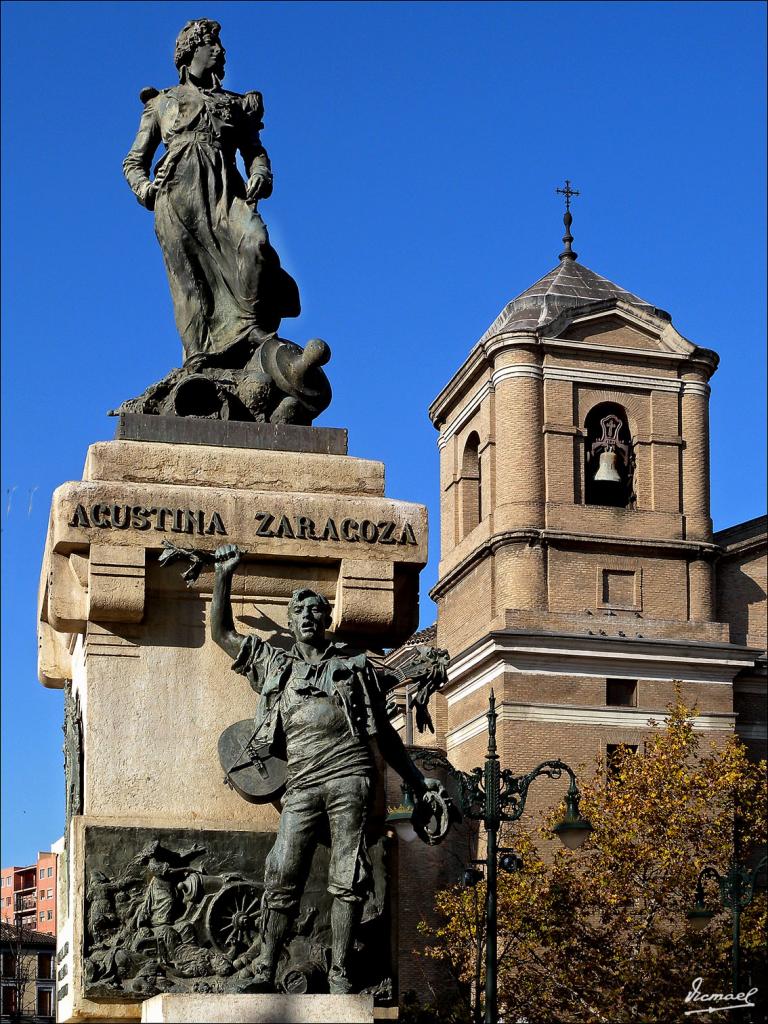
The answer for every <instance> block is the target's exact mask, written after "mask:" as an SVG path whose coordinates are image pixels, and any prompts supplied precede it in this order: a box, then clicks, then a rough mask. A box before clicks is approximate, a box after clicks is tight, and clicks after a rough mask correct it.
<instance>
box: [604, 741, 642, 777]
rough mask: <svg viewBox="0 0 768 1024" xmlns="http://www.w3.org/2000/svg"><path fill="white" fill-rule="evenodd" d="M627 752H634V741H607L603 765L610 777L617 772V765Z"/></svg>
mask: <svg viewBox="0 0 768 1024" xmlns="http://www.w3.org/2000/svg"><path fill="white" fill-rule="evenodd" d="M627 753H630V754H636V753H637V744H636V743H608V744H607V745H606V748H605V767H606V771H607V772H608V775H609V776H610V777H612V778H613V777H615V776H616V775H617V774H618V770H619V765H620V764H621V762H622V759H623V758H624V757H625V756H626V754H627Z"/></svg>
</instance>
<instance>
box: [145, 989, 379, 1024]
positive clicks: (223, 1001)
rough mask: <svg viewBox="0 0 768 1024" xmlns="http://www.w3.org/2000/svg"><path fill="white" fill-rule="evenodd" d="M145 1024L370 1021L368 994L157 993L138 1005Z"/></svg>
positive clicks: (353, 1023) (339, 1023)
mask: <svg viewBox="0 0 768 1024" xmlns="http://www.w3.org/2000/svg"><path fill="white" fill-rule="evenodd" d="M141 1019H142V1022H146V1024H195V1022H197V1021H212V1022H219V1021H220V1022H221V1024H323V1022H327V1021H334V1022H335V1024H373V1021H374V1020H375V1019H376V1017H375V1016H374V1009H373V999H372V998H371V996H323V995H316V996H287V995H285V996H283V995H245V996H218V998H216V999H214V1000H212V999H211V998H210V997H207V996H204V995H181V996H172V995H160V996H154V997H153V998H152V999H148V1000H147V1001H146V1002H145V1003H144V1004H143V1005H142V1008H141Z"/></svg>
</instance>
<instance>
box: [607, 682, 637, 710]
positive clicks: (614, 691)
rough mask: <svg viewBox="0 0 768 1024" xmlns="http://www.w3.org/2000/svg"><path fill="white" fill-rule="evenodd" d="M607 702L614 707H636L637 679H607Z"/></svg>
mask: <svg viewBox="0 0 768 1024" xmlns="http://www.w3.org/2000/svg"><path fill="white" fill-rule="evenodd" d="M605 703H606V704H607V705H608V706H609V707H614V708H636V707H637V680H636V679H606V681H605Z"/></svg>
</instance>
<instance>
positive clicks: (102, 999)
mask: <svg viewBox="0 0 768 1024" xmlns="http://www.w3.org/2000/svg"><path fill="white" fill-rule="evenodd" d="M296 429H298V428H294V431H295V430H296ZM305 429H306V430H308V431H311V428H305ZM339 433H342V432H339ZM227 443H231V441H230V442H227V441H224V444H227ZM324 444H325V448H326V451H325V452H306V451H305V452H297V451H285V450H284V451H279V450H259V449H246V448H237V447H214V446H211V445H202V444H189V443H164V442H155V441H135V440H117V441H113V442H105V443H99V444H94V445H92V446H91V448H90V449H89V451H88V457H87V460H86V465H85V471H84V473H83V479H82V480H80V481H76V482H70V483H66V484H63V485H62V486H61V487H59V488H58V489H57V491H56V492H55V493H54V496H53V502H52V509H51V518H50V525H49V531H48V538H47V543H46V549H45V556H44V562H43V571H42V575H41V583H40V598H39V615H38V620H39V673H40V680H41V682H42V683H43V685H45V686H50V687H66V689H67V724H66V754H67V770H68V807H67V837H66V839H67V865H66V868H67V870H63V871H61V872H60V877H61V878H62V886H61V893H60V906H59V921H60V922H61V932H60V936H59V951H60V952H59V1006H58V1019H59V1020H60V1021H69V1020H84V1019H92V1020H96V1019H98V1020H106V1019H113V1018H115V1019H129V1018H133V1019H138V1017H139V1015H140V1012H141V1010H140V1006H141V1002H142V1000H143V999H144V998H146V997H147V995H151V994H152V991H151V984H152V983H151V981H150V982H147V983H146V984H148V985H149V991H145V992H142V991H141V985H142V984H144V982H141V979H139V983H137V984H136V985H135V986H134V990H133V991H131V992H126V991H125V989H124V987H123V986H121V985H120V984H118V985H116V986H114V987H113V988H111V990H110V986H111V985H112V982H111V981H110V972H113V973H114V968H115V965H114V963H112V962H110V960H109V957H108V956H107V955H106V954H102V953H100V952H99V949H100V939H101V938H103V937H104V936H107V935H109V934H114V929H115V928H116V927H117V924H118V921H119V920H120V900H121V899H122V898H123V896H122V893H123V892H124V891H125V889H123V890H120V889H119V886H118V883H119V882H120V877H118V876H114V877H113V876H112V875H111V874H110V870H108V868H109V864H108V862H109V856H106V855H105V854H104V852H103V851H104V849H105V845H104V844H105V842H106V840H104V838H103V836H104V834H105V833H104V832H103V829H105V828H111V829H114V830H115V831H114V835H113V837H112V839H111V840H110V842H112V843H113V845H114V847H115V849H116V850H119V847H120V843H121V840H120V835H121V833H120V829H126V830H128V832H127V833H126V835H128V834H130V835H133V836H134V838H135V836H136V835H137V834H138V832H137V830H140V831H141V835H142V836H143V837H144V839H145V840H146V839H147V837H149V838H151V837H152V835H153V834H156V835H160V834H161V831H162V830H165V831H162V835H163V836H165V839H164V840H163V842H165V843H166V846H168V847H169V849H171V852H172V854H173V856H175V857H182V856H184V855H185V854H189V851H190V847H194V842H193V840H192V838H191V837H190V836H189V835H188V834H187V833H188V832H189V830H190V829H193V830H205V831H206V833H207V834H208V835H209V836H218V837H219V838H218V839H216V841H215V842H214V840H212V839H211V840H210V842H209V845H211V844H212V845H213V846H216V848H217V849H224V848H225V847H226V845H227V843H230V844H232V845H233V846H234V845H237V843H239V842H240V839H242V841H243V843H244V844H245V845H247V844H248V843H249V842H250V836H254V837H257V836H260V835H263V834H264V833H273V832H274V830H275V828H276V826H277V822H278V810H277V809H276V808H275V807H274V806H272V805H271V804H261V805H254V804H251V803H247V802H246V801H245V800H243V799H242V798H241V797H240V796H239V795H238V794H237V793H236V792H234V791H233V790H232V789H231V788H229V787H228V786H226V785H225V784H224V782H223V770H222V768H221V766H220V764H219V760H218V754H217V742H218V739H219V736H220V735H221V733H222V732H223V730H225V729H226V728H227V727H228V726H230V725H231V724H232V723H233V722H236V721H238V720H241V719H247V718H249V717H252V716H253V714H254V710H255V706H256V696H255V694H254V693H253V692H252V691H251V689H250V687H249V685H248V683H247V681H246V680H245V679H244V678H243V677H241V676H238V675H236V674H234V673H233V672H232V671H231V670H230V662H229V660H228V658H227V657H226V655H225V654H224V653H223V652H222V651H221V650H220V649H219V648H218V647H216V645H214V644H213V642H212V641H211V639H210V633H209V629H208V626H207V616H208V609H209V603H210V598H211V592H212V586H213V571H212V570H213V567H212V565H210V564H208V565H205V566H204V568H203V571H202V573H201V574H200V576H199V578H198V579H197V580H196V581H195V582H194V583H193V584H192V585H191V586H189V587H187V586H186V585H185V581H184V580H183V579H182V577H181V572H182V571H183V570H184V569H185V568H186V565H185V563H183V562H179V563H175V564H172V565H169V566H160V565H159V564H158V557H159V555H160V553H161V552H162V551H163V541H164V540H169V541H171V542H172V543H174V544H175V545H178V546H180V547H190V548H191V547H195V548H200V549H205V550H208V551H213V550H214V549H215V548H216V547H217V546H218V545H220V544H224V543H234V544H237V545H238V546H239V547H241V548H242V549H243V550H244V551H245V552H246V553H247V554H246V556H245V558H244V560H243V562H242V564H241V566H240V567H239V568H238V571H237V573H236V575H235V579H234V586H233V608H234V614H235V624H236V628H237V629H238V631H240V632H242V633H257V634H258V635H259V636H261V637H263V638H264V639H268V640H270V642H272V643H273V644H276V645H277V646H290V644H291V642H292V638H291V637H290V635H289V633H288V629H287V605H288V600H289V598H290V595H291V593H292V592H293V590H295V589H296V588H297V587H301V586H308V587H312V588H313V589H314V590H316V591H318V592H319V593H321V594H323V595H324V596H326V597H327V598H328V600H329V601H330V602H331V604H332V607H333V625H332V633H331V636H332V638H334V639H344V640H348V641H349V642H350V643H351V644H353V645H355V646H356V647H358V648H360V649H372V650H375V649H380V648H383V647H385V646H386V647H388V646H393V645H395V644H397V643H398V642H400V640H401V639H403V638H405V637H406V636H408V635H409V634H410V633H411V632H412V631H413V629H415V628H416V626H417V623H418V575H419V572H420V570H421V568H422V567H423V565H424V564H425V562H426V559H427V522H426V510H425V509H424V508H423V507H422V506H419V505H413V504H409V503H406V502H400V501H395V500H392V499H390V498H386V497H385V496H384V467H383V465H382V464H381V463H378V462H371V461H366V460H362V459H354V458H350V457H348V456H346V455H338V454H329V453H328V450H327V449H328V447H329V444H328V443H326V442H324ZM331 447H332V445H331ZM100 830H102V831H100ZM153 830H154V833H153ZM174 830H176V831H175V832H174ZM96 836H100V837H101V838H100V839H99V841H98V843H96V845H95V846H94V842H95V840H94V837H96ZM169 836H170V837H171V838H168V837H169ZM174 837H175V838H174ZM180 837H181V838H180ZM238 837H240V838H238ZM132 841H133V840H132ZM253 842H256V840H255V839H254V840H253ZM99 844H101V845H99ZM108 845H109V844H108V843H107V846H108ZM202 845H205V843H203V844H202ZM94 850H95V851H96V852H93V851H94ZM99 850H101V851H102V852H101V853H99V852H98V851H99ZM139 852H141V851H139ZM105 856H106V860H105V859H104V858H105ZM222 856H223V855H222ZM207 857H208V858H210V853H208V854H201V855H199V857H198V859H197V860H193V861H192V862H190V863H191V865H192V868H193V869H194V870H195V871H198V873H200V874H201V875H203V876H205V879H206V881H205V884H206V885H207V886H208V889H206V893H205V895H206V898H209V897H210V898H212V897H213V895H215V893H214V892H213V891H212V886H213V888H215V885H213V883H210V877H213V876H215V877H217V878H219V879H221V878H222V877H223V876H224V875H226V870H227V868H226V864H224V861H223V860H222V857H219V856H218V855H217V857H218V859H217V858H216V857H215V858H214V860H215V861H216V868H215V870H214V869H213V868H211V866H210V861H209V860H206V858H207ZM100 858H101V859H100ZM124 859H125V858H123V860H124ZM118 861H120V857H119V856H118V857H117V858H116V860H114V864H117V862H118ZM145 861H146V858H145ZM110 863H111V862H110ZM121 863H122V862H121ZM198 869H199V870H198ZM111 870H113V871H117V868H115V867H114V865H113V866H112V869H111ZM133 870H134V869H133V868H131V867H130V865H128V866H126V864H125V863H122V866H121V867H120V871H122V872H123V881H124V880H125V877H127V875H125V873H126V872H128V874H129V875H130V873H131V871H133ZM231 870H235V871H237V870H245V869H242V865H241V868H240V869H238V868H232V869H231ZM247 870H250V868H248V869H247ZM247 870H246V874H247ZM96 871H102V872H103V873H104V874H105V876H106V879H107V881H106V882H100V880H99V877H98V876H97V875H94V872H96ZM206 872H207V874H206ZM211 872H212V874H211ZM118 874H119V873H118ZM134 876H135V871H134ZM178 877H180V878H183V877H184V876H183V873H182V874H180V875H179V876H178ZM248 878H249V879H250V880H251V881H253V878H252V873H251V875H248ZM225 882H226V880H225ZM209 883H210V884H209ZM100 884H101V885H102V886H104V885H107V886H113V888H109V887H107V888H106V889H104V888H102V889H101V890H100V889H99V885H100ZM201 884H202V883H201ZM216 884H218V883H216ZM226 884H229V883H226ZM190 885H191V883H190ZM134 897H135V891H134ZM190 898H191V897H190ZM196 898H197V897H196ZM200 899H202V896H200ZM116 900H117V903H116V902H115V901H116ZM94 908H95V909H94ZM89 915H90V916H89ZM123 923H125V922H123ZM110 930H111V932H110ZM132 941H133V940H132ZM86 952H90V954H91V955H93V953H94V952H95V953H96V954H97V962H98V965H97V974H98V975H99V979H98V981H99V984H98V985H96V987H95V988H94V979H93V977H92V975H93V964H91V967H90V968H89V971H90V974H91V977H90V978H89V977H87V976H86V972H85V964H84V957H85V953H86ZM118 973H119V972H118ZM193 983H194V982H190V986H191V985H192V984H193ZM171 987H173V986H171ZM94 991H96V992H98V993H99V995H98V998H96V997H94V996H93V992H94ZM161 991H162V988H161ZM219 991H222V990H221V989H220V990H219ZM107 995H108V998H107ZM146 1019H152V1020H155V1019H174V1020H176V1019H192V1018H180V1017H173V1018H171V1017H168V1018H159V1017H152V1018H146ZM201 1019H202V1018H201ZM204 1019H213V1018H210V1017H206V1018H204ZM222 1019H224V1018H222ZM227 1019H254V1020H257V1019H258V1020H260V1019H267V1018H256V1017H254V1018H245V1017H237V1018H235V1017H232V1018H227ZM274 1019H282V1018H274ZM296 1019H299V1018H296ZM301 1019H307V1020H310V1019H315V1018H310V1017H306V1018H301ZM326 1019H331V1018H326ZM332 1019H339V1020H342V1019H350V1020H351V1019H360V1020H363V1019H368V1018H364V1017H355V1018H352V1017H349V1018H342V1017H337V1016H335V1015H334V1016H333V1018H332Z"/></svg>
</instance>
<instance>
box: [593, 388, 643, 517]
mask: <svg viewBox="0 0 768 1024" xmlns="http://www.w3.org/2000/svg"><path fill="white" fill-rule="evenodd" d="M584 426H585V428H586V431H587V443H586V449H585V465H584V480H585V488H584V493H585V502H586V504H587V505H608V506H612V507H613V508H632V507H633V506H634V501H635V494H634V486H633V470H634V455H633V450H632V438H631V436H630V433H629V422H628V420H627V414H626V411H625V410H624V408H623V407H622V406H620V405H618V404H617V403H616V402H601V403H600V405H596V406H595V407H594V408H593V409H590V411H589V413H588V415H587V419H586V422H585V424H584Z"/></svg>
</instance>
